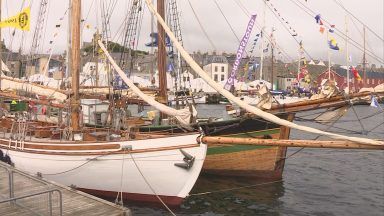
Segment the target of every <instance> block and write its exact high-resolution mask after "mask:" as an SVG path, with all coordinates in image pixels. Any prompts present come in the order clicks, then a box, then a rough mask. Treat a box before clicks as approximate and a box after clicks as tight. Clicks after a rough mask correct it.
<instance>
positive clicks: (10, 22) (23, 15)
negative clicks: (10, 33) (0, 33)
mask: <svg viewBox="0 0 384 216" xmlns="http://www.w3.org/2000/svg"><path fill="white" fill-rule="evenodd" d="M30 14H31V10H30V8H29V7H27V8H25V9H24V10H23V11H21V12H20V13H18V14H17V15H15V16H12V17H10V18H8V19H6V20H3V21H1V22H0V28H5V27H13V28H18V29H21V30H23V31H29V27H30V22H31V19H30V18H31V17H30Z"/></svg>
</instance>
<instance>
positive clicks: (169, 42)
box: [145, 32, 171, 47]
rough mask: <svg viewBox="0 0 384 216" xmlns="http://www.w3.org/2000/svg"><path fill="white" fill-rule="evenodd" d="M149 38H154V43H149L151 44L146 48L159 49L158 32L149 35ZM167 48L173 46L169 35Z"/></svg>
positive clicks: (166, 38) (166, 40) (147, 44)
mask: <svg viewBox="0 0 384 216" xmlns="http://www.w3.org/2000/svg"><path fill="white" fill-rule="evenodd" d="M149 36H150V37H151V38H152V40H153V41H152V42H149V43H146V44H145V46H147V47H157V43H158V37H159V35H158V33H157V32H153V33H151V34H149ZM165 46H167V47H170V46H171V40H170V39H169V36H168V35H165Z"/></svg>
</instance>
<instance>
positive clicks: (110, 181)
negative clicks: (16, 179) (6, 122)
mask: <svg viewBox="0 0 384 216" xmlns="http://www.w3.org/2000/svg"><path fill="white" fill-rule="evenodd" d="M4 135H5V136H4V137H3V138H0V156H1V157H0V159H2V160H3V161H5V162H8V163H10V164H12V165H14V166H15V167H16V168H18V169H20V170H24V171H27V172H29V173H33V174H38V175H40V176H43V177H45V178H47V179H49V180H53V181H56V182H59V183H61V184H64V185H72V186H73V187H75V188H77V189H80V190H82V191H85V192H89V193H91V194H95V195H99V196H102V197H108V198H111V199H112V198H113V199H115V198H116V197H117V196H118V195H119V194H120V195H121V196H122V198H124V199H127V200H133V201H139V202H155V203H156V202H159V200H158V198H157V195H158V196H159V197H160V198H161V199H162V200H163V201H164V202H165V203H166V204H168V205H172V206H177V205H180V203H181V202H182V201H183V198H185V197H186V196H187V195H188V193H189V191H190V190H191V189H192V187H193V185H194V184H195V182H196V180H197V178H198V176H199V173H200V170H201V168H202V166H203V162H204V158H205V154H206V146H205V145H204V144H197V143H196V138H197V136H198V134H197V133H190V134H183V135H168V136H163V137H159V136H155V138H154V137H151V136H149V135H147V136H146V138H145V139H138V138H136V139H128V140H121V141H113V142H108V141H104V142H101V141H97V142H86V141H83V142H79V141H61V142H60V141H59V140H57V141H53V140H52V139H42V138H35V137H32V138H31V140H30V141H18V140H15V139H11V138H10V137H11V133H5V134H4ZM137 137H138V136H137ZM26 140H28V139H26ZM180 150H182V151H180Z"/></svg>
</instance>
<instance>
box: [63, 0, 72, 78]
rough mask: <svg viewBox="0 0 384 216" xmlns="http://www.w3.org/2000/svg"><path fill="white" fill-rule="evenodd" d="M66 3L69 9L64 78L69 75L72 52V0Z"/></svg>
mask: <svg viewBox="0 0 384 216" xmlns="http://www.w3.org/2000/svg"><path fill="white" fill-rule="evenodd" d="M68 4H69V7H68V8H69V10H68V36H67V59H66V63H67V68H66V72H65V78H68V77H70V75H71V61H72V54H71V52H72V51H71V44H72V42H71V37H72V33H71V32H72V29H71V20H72V18H71V16H72V12H71V8H72V6H71V5H72V2H71V1H68Z"/></svg>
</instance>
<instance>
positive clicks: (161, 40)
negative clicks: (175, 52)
mask: <svg viewBox="0 0 384 216" xmlns="http://www.w3.org/2000/svg"><path fill="white" fill-rule="evenodd" d="M157 12H158V13H159V14H160V16H161V17H162V18H163V19H164V14H165V12H164V0H158V1H157ZM157 31H158V38H157V47H158V52H157V68H158V70H159V87H160V101H159V102H161V103H167V75H166V71H165V60H166V59H165V58H166V50H165V32H164V29H163V27H162V26H161V24H160V23H159V22H158V23H157Z"/></svg>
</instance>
